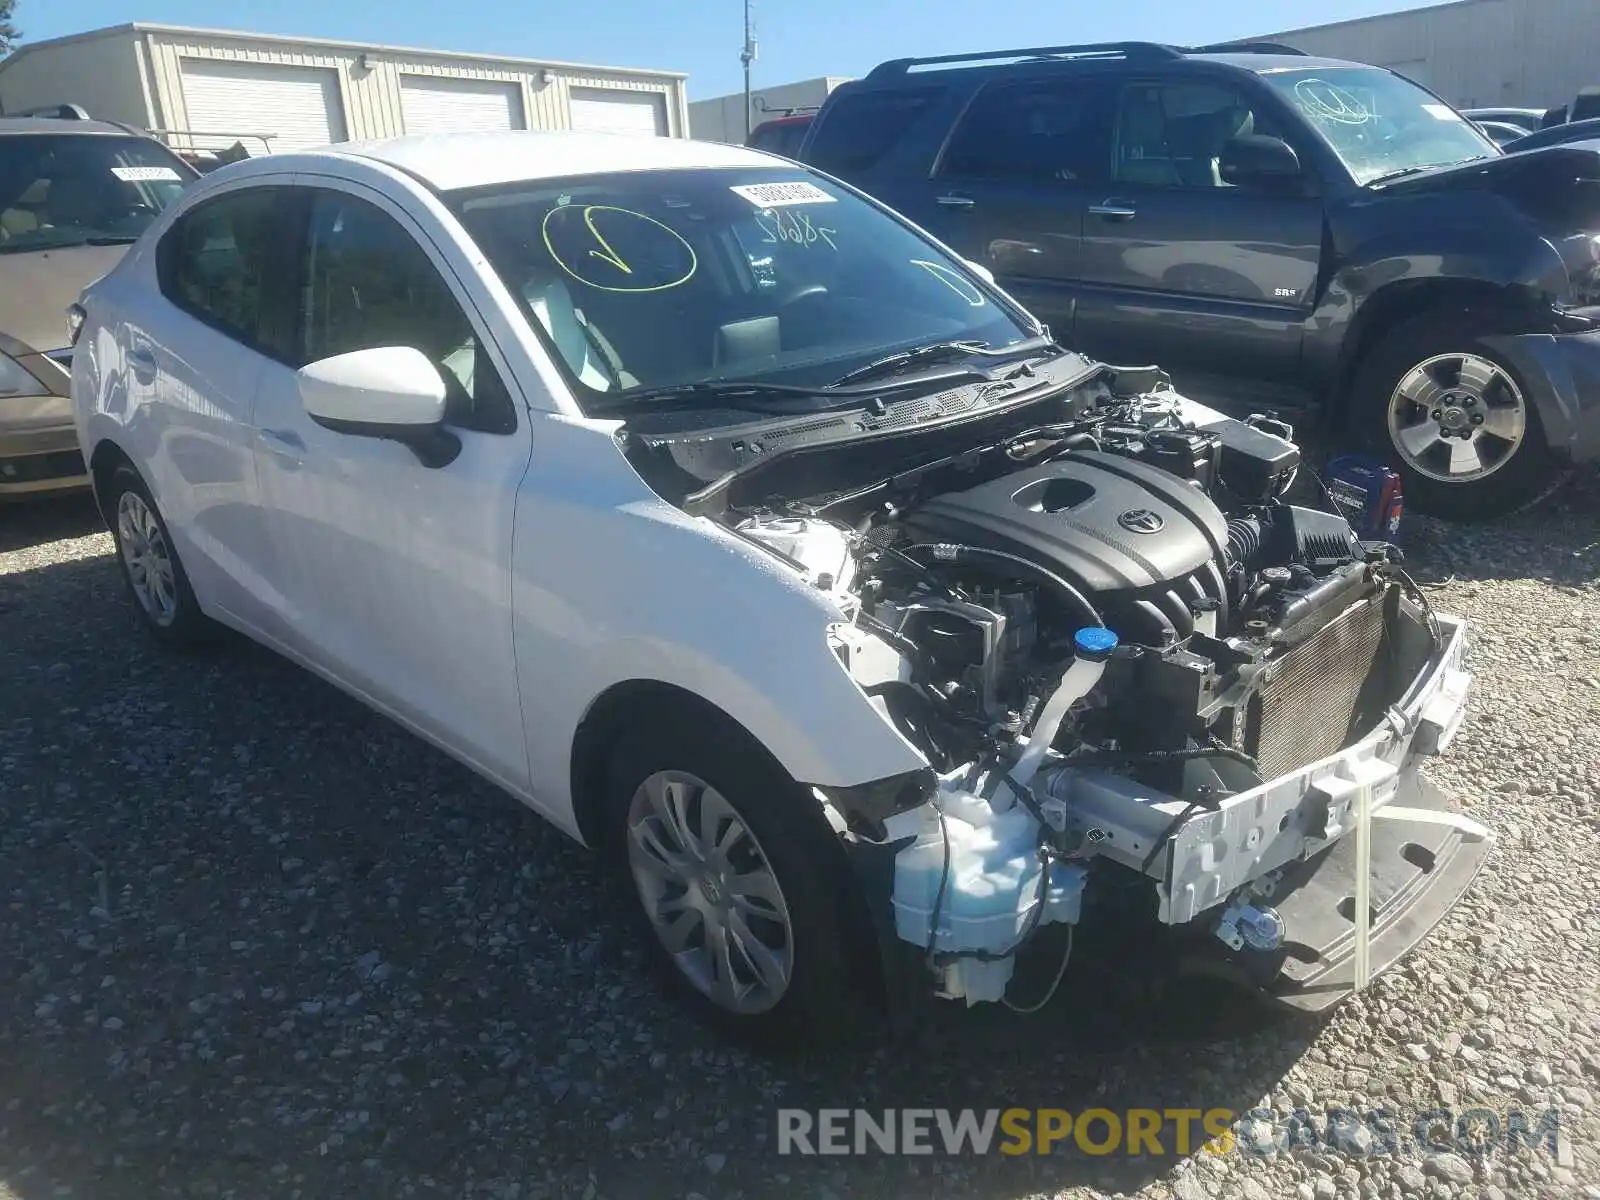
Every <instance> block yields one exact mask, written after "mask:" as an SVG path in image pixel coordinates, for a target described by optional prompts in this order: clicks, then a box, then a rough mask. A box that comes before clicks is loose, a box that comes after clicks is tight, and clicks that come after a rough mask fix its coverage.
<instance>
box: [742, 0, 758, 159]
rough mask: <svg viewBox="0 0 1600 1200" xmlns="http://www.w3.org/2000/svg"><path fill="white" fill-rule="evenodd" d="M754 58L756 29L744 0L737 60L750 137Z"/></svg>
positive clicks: (746, 0) (747, 2)
mask: <svg viewBox="0 0 1600 1200" xmlns="http://www.w3.org/2000/svg"><path fill="white" fill-rule="evenodd" d="M755 60H756V31H755V26H754V25H752V24H751V23H750V0H744V49H743V50H741V51H739V61H740V62H741V63H743V64H744V136H745V138H746V140H748V139H749V137H750V131H751V129H752V128H753V123H752V117H751V102H750V64H751V63H753V62H755Z"/></svg>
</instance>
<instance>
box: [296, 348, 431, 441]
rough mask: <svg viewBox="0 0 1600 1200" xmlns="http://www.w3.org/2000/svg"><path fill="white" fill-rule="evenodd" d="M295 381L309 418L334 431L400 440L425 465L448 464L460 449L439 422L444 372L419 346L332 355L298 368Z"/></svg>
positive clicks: (353, 351)
mask: <svg viewBox="0 0 1600 1200" xmlns="http://www.w3.org/2000/svg"><path fill="white" fill-rule="evenodd" d="M298 382H299V385H300V402H301V403H302V404H303V405H305V410H306V412H307V413H308V414H309V415H310V417H311V419H312V420H313V421H315V422H316V423H317V424H319V425H321V426H323V427H324V428H326V429H331V430H333V431H334V432H335V433H345V434H350V435H352V436H355V437H374V438H387V439H389V440H390V441H396V442H402V443H404V444H405V445H407V446H409V447H410V448H411V451H412V452H413V453H414V454H415V455H416V456H417V459H418V460H419V461H420V462H421V463H422V465H423V466H425V467H444V466H448V465H449V464H450V463H452V462H454V461H455V459H456V456H457V455H458V454H460V453H461V439H460V438H458V437H457V436H456V435H455V434H454V433H452V432H451V431H450V430H448V429H446V428H445V426H444V416H445V400H446V395H447V393H446V388H445V381H444V376H442V375H441V374H439V368H438V367H436V366H434V365H433V364H432V363H431V362H429V361H428V358H427V356H426V355H424V354H423V353H422V352H421V351H420V350H416V349H414V348H412V347H410V346H374V347H372V348H370V349H367V350H352V351H350V352H349V353H348V354H335V355H333V356H332V357H331V358H322V359H318V360H317V361H316V362H313V363H307V364H306V365H305V366H303V367H301V368H300V370H299V372H298Z"/></svg>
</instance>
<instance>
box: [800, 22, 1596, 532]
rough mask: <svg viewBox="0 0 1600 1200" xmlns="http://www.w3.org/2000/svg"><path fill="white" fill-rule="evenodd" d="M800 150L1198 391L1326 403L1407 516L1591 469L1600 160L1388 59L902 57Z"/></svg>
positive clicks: (1242, 50)
mask: <svg viewBox="0 0 1600 1200" xmlns="http://www.w3.org/2000/svg"><path fill="white" fill-rule="evenodd" d="M800 158H801V159H802V160H803V161H805V162H807V163H809V164H811V165H812V166H814V167H817V168H819V169H821V170H823V171H826V172H829V173H831V174H833V175H835V176H838V177H839V178H841V179H843V180H845V181H847V182H850V183H853V184H855V185H856V186H858V187H860V188H861V189H863V190H864V191H866V192H868V193H870V194H872V195H873V196H876V197H877V198H879V199H880V200H882V201H883V202H885V203H886V204H888V205H890V206H891V207H893V208H896V209H898V210H899V211H900V212H902V213H904V214H905V215H906V216H908V217H910V218H911V219H912V220H913V221H915V222H917V223H918V224H920V225H921V226H923V227H924V228H925V229H927V230H928V231H930V232H931V233H933V234H934V235H935V236H936V237H938V238H940V239H941V240H943V241H944V242H945V243H946V244H947V245H949V246H951V247H952V248H954V249H955V250H957V251H958V252H959V253H961V254H962V255H964V256H965V257H967V258H969V259H972V260H974V261H976V262H979V263H982V264H983V265H985V266H987V267H988V268H989V269H990V270H991V271H992V272H993V273H994V275H995V277H996V278H997V280H998V282H999V283H1000V284H1001V286H1003V287H1005V288H1006V289H1007V290H1008V291H1010V292H1011V293H1012V294H1013V295H1014V296H1016V297H1017V298H1018V299H1019V300H1020V301H1022V302H1023V303H1024V304H1025V305H1027V306H1028V307H1029V308H1031V309H1032V310H1033V311H1034V312H1035V314H1036V315H1038V316H1039V317H1040V318H1041V319H1042V320H1044V321H1045V322H1047V323H1048V324H1049V325H1050V327H1051V330H1052V331H1053V333H1054V334H1055V335H1056V336H1057V337H1058V338H1059V339H1061V340H1062V341H1064V342H1066V343H1068V344H1070V345H1072V346H1073V347H1074V348H1075V349H1078V350H1081V351H1083V352H1084V353H1087V354H1089V355H1092V356H1093V357H1095V358H1099V359H1101V360H1103V361H1108V362H1114V363H1150V362H1155V363H1159V364H1160V365H1161V366H1162V367H1164V368H1167V369H1168V370H1169V371H1170V372H1171V373H1172V375H1173V376H1174V378H1175V380H1176V382H1177V383H1178V385H1179V386H1180V387H1181V388H1183V390H1185V391H1187V392H1189V393H1191V394H1192V395H1194V396H1195V397H1196V398H1197V399H1203V400H1207V401H1210V402H1212V403H1215V404H1217V405H1219V406H1221V407H1226V408H1232V409H1244V410H1256V411H1260V410H1263V409H1273V410H1278V411H1280V412H1282V413H1283V414H1284V415H1286V416H1287V415H1290V414H1292V413H1295V412H1297V411H1298V412H1301V413H1305V412H1308V411H1311V410H1316V411H1317V412H1319V413H1320V415H1321V416H1322V417H1323V418H1324V419H1325V421H1326V423H1327V432H1329V433H1331V434H1333V435H1334V436H1332V437H1330V438H1328V439H1327V440H1328V441H1329V443H1330V445H1332V446H1334V447H1336V448H1345V447H1350V448H1366V449H1369V450H1371V451H1373V452H1375V453H1378V454H1380V455H1382V456H1384V457H1386V458H1387V459H1389V460H1390V461H1391V462H1392V463H1393V464H1394V466H1395V467H1396V468H1398V469H1399V470H1400V471H1401V473H1402V474H1403V476H1404V479H1405V484H1406V494H1407V498H1408V500H1409V501H1410V502H1411V503H1412V505H1413V506H1415V507H1418V508H1421V509H1424V510H1428V511H1433V512H1436V513H1440V514H1442V515H1448V516H1460V517H1476V516H1488V515H1492V514H1496V513H1501V512H1505V511H1508V510H1511V509H1514V508H1517V507H1520V506H1522V505H1525V504H1526V503H1528V502H1529V501H1530V500H1532V499H1534V498H1536V497H1538V496H1540V495H1542V494H1544V493H1546V492H1548V491H1549V490H1550V489H1551V488H1552V486H1553V485H1554V483H1555V482H1557V481H1559V479H1561V478H1562V476H1563V473H1564V472H1563V468H1564V467H1565V466H1566V465H1567V464H1569V463H1574V462H1592V461H1594V460H1595V459H1596V458H1600V251H1597V249H1596V247H1597V245H1600V242H1597V240H1596V235H1597V234H1600V150H1597V149H1596V148H1595V147H1578V146H1565V147H1554V148H1551V149H1548V150H1541V151H1537V152H1533V153H1528V154H1518V155H1511V156H1505V155H1502V154H1501V153H1500V151H1499V150H1498V148H1497V147H1496V146H1495V145H1494V144H1493V143H1492V142H1491V141H1490V140H1489V139H1488V138H1487V137H1485V136H1484V134H1483V133H1482V131H1481V130H1479V129H1478V128H1477V127H1476V126H1475V125H1474V124H1473V123H1472V122H1470V121H1467V120H1466V119H1464V118H1463V117H1462V116H1461V114H1460V113H1458V112H1456V111H1455V110H1454V109H1453V108H1451V107H1450V106H1449V105H1447V104H1446V103H1444V101H1442V100H1440V99H1439V98H1438V97H1437V96H1435V95H1433V94H1432V93H1431V92H1428V91H1426V90H1425V89H1423V88H1421V87H1419V86H1417V85H1416V84H1414V83H1412V82H1411V81H1409V80H1407V79H1405V78H1404V77H1402V76H1400V75H1398V74H1395V73H1394V72H1391V71H1388V70H1385V69H1382V68H1379V67H1369V66H1361V65H1358V64H1354V63H1346V62H1335V61H1330V60H1326V59H1318V58H1310V57H1307V56H1305V55H1303V54H1300V53H1298V52H1297V51H1293V50H1291V49H1289V48H1287V47H1282V46H1265V45H1230V46H1219V47H1210V48H1202V49H1187V50H1186V49H1178V48H1174V47H1170V46H1161V45H1155V44H1147V43H1119V44H1115V45H1097V46H1065V47H1059V46H1058V47H1044V48H1035V49H1026V50H1010V51H996V52H993V53H986V54H973V55H950V56H945V57H939V58H924V59H899V60H896V61H893V62H886V63H884V64H882V65H881V66H879V67H877V68H876V69H875V70H873V71H872V72H871V73H870V74H869V75H868V76H867V77H866V78H864V79H861V80H857V81H854V82H851V83H847V84H844V85H843V86H841V87H839V88H838V89H837V90H836V91H834V92H833V94H832V95H831V96H830V97H829V99H828V101H827V103H826V104H825V105H824V106H823V108H822V111H821V112H820V113H819V114H818V115H817V117H816V119H815V121H814V122H813V123H812V127H811V129H810V131H809V132H808V134H807V137H806V141H805V143H804V145H803V146H802V148H801V151H800Z"/></svg>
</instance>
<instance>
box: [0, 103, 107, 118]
mask: <svg viewBox="0 0 1600 1200" xmlns="http://www.w3.org/2000/svg"><path fill="white" fill-rule="evenodd" d="M0 115H4V116H8V117H45V118H50V119H53V120H56V121H92V120H94V118H93V117H91V116H90V115H89V110H88V109H86V108H84V107H83V105H81V104H45V105H42V106H40V107H39V108H25V109H23V110H22V111H21V112H14V113H4V114H0Z"/></svg>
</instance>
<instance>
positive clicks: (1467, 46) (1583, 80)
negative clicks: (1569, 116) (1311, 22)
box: [1269, 0, 1600, 108]
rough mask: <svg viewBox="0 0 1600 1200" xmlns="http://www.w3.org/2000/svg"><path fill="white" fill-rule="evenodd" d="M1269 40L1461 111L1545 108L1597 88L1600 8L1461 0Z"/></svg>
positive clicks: (1567, 0)
mask: <svg viewBox="0 0 1600 1200" xmlns="http://www.w3.org/2000/svg"><path fill="white" fill-rule="evenodd" d="M1269 36H1270V38H1271V40H1273V41H1281V42H1287V43H1289V44H1290V45H1292V46H1295V47H1297V48H1298V49H1301V50H1304V51H1306V52H1307V53H1309V54H1320V55H1325V56H1327V57H1330V58H1345V59H1351V60H1354V61H1356V62H1366V63H1373V64H1375V65H1377V66H1383V67H1389V68H1391V69H1393V70H1396V71H1400V72H1402V73H1403V74H1405V75H1408V76H1410V77H1411V78H1413V79H1415V80H1417V81H1418V82H1419V83H1422V84H1425V85H1427V86H1428V87H1430V88H1432V89H1433V90H1434V91H1436V92H1438V93H1439V94H1440V95H1441V96H1443V97H1444V98H1445V99H1446V100H1448V101H1449V102H1450V103H1452V104H1454V105H1456V106H1457V107H1458V108H1488V107H1496V106H1514V107H1529V108H1547V107H1550V106H1551V105H1555V104H1565V103H1566V102H1567V101H1569V100H1571V99H1572V97H1573V96H1574V95H1575V94H1576V93H1577V91H1578V89H1579V88H1581V87H1585V86H1588V85H1589V84H1595V83H1600V54H1597V50H1600V0H1465V2H1463V3H1454V4H1443V5H1436V6H1434V7H1431V8H1422V9H1413V10H1411V11H1408V12H1399V13H1391V14H1388V15H1386V16H1381V17H1370V18H1368V19H1366V20H1358V21H1345V22H1341V23H1340V24H1337V25H1322V26H1318V27H1316V28H1312V29H1297V30H1291V31H1290V32H1287V33H1278V34H1272V35H1269Z"/></svg>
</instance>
